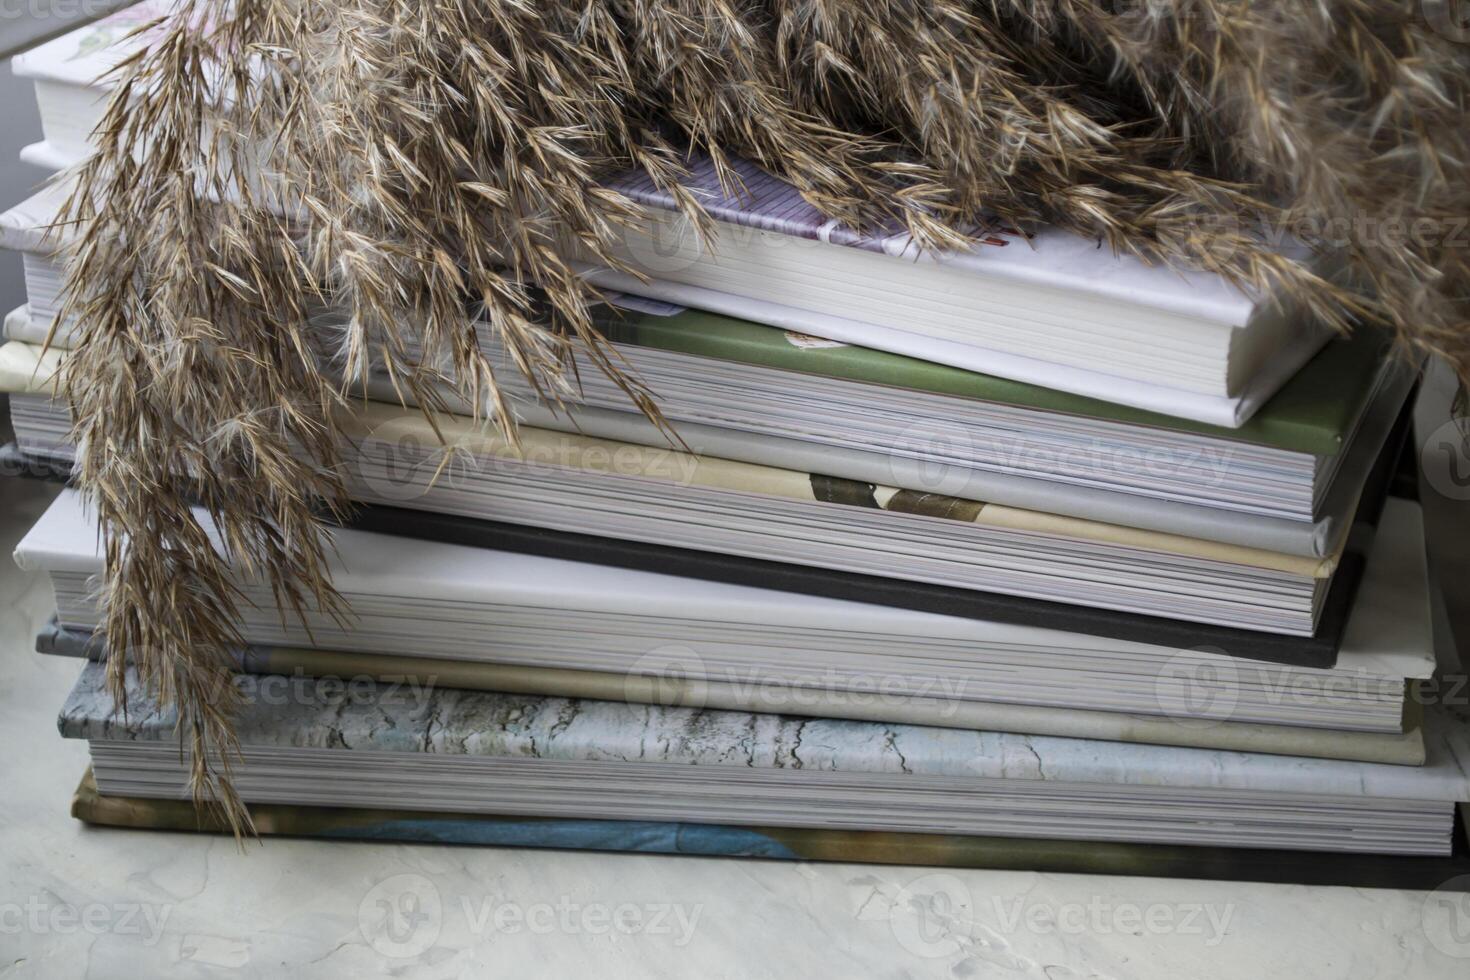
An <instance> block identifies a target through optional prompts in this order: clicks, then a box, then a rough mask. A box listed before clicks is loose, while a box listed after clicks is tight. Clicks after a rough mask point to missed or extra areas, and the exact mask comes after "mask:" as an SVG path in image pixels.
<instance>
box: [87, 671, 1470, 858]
mask: <svg viewBox="0 0 1470 980" xmlns="http://www.w3.org/2000/svg"><path fill="white" fill-rule="evenodd" d="M105 674H106V669H105V668H104V667H103V666H102V665H101V664H95V663H89V664H87V665H86V666H85V667H84V669H83V671H82V675H81V677H80V679H79V680H78V682H77V686H76V687H75V689H74V690H73V691H72V693H71V695H70V697H68V699H67V702H66V705H65V706H64V708H63V709H62V712H61V717H60V720H59V725H60V729H61V732H62V734H63V736H65V737H67V738H79V739H86V740H87V741H88V746H89V750H90V753H91V758H92V765H93V770H94V772H95V775H96V780H97V787H98V790H99V791H100V792H101V793H103V794H105V795H108V796H143V797H153V798H161V799H181V798H187V796H188V793H189V789H188V777H189V768H190V762H189V759H188V757H187V750H186V751H185V752H183V753H181V751H180V744H179V742H178V741H177V740H176V738H175V735H174V728H175V724H176V718H175V717H174V715H173V713H172V712H171V711H166V710H160V709H158V708H157V707H156V706H154V704H153V703H152V702H151V701H150V699H149V698H148V696H147V694H146V692H145V691H144V690H143V689H142V688H141V686H140V685H137V684H136V683H135V682H134V681H130V682H129V684H128V690H127V697H128V705H129V713H128V716H127V718H126V720H125V719H124V718H123V717H122V716H121V715H120V714H119V713H118V707H117V704H116V703H115V702H114V700H113V698H112V695H111V694H110V693H109V691H108V685H107V682H106V677H105ZM284 680H285V683H286V685H287V687H286V689H285V690H284V691H281V690H274V689H273V687H274V685H272V686H271V687H269V688H268V687H267V679H266V678H262V677H258V676H254V675H242V676H240V678H239V688H240V691H241V695H242V703H243V705H244V707H243V708H242V709H241V711H240V712H239V715H238V719H237V730H238V732H239V738H240V755H239V756H238V757H237V759H236V761H235V764H234V766H233V784H234V786H235V788H236V790H237V791H238V792H239V793H240V795H241V797H242V798H243V799H244V800H245V801H246V802H250V803H272V804H300V805H309V806H331V807H340V806H346V807H354V808H356V807H362V808H373V809H376V808H384V807H394V808H405V809H416V810H428V811H452V812H463V813H489V814H497V815H503V816H528V817H554V818H571V819H576V818H582V819H585V818H588V817H594V816H595V817H596V818H597V819H613V820H651V821H656V822H676V823H682V822H692V823H714V824H731V825H736V826H755V827H761V826H789V827H803V828H824V829H829V830H852V831H884V832H900V833H907V832H923V833H936V834H958V835H963V836H972V835H973V836H1002V837H1026V838H1031V837H1035V838H1063V839H1070V840H1096V841H1119V842H1134V843H1163V844H1175V845H1200V846H1228V847H1256V848H1268V849H1276V848H1280V849H1284V850H1311V851H1333V852H1344V853H1381V854H1415V855H1426V856H1441V857H1442V856H1447V855H1449V854H1451V853H1452V851H1453V847H1454V837H1453V831H1454V822H1455V809H1456V804H1457V803H1458V802H1460V801H1463V800H1465V799H1467V797H1470V778H1467V776H1466V773H1465V771H1464V770H1463V768H1462V767H1461V765H1460V764H1459V763H1458V762H1457V761H1456V760H1457V759H1463V758H1464V757H1465V753H1466V752H1467V751H1470V742H1467V740H1470V725H1467V724H1466V721H1467V718H1466V717H1464V716H1463V712H1464V709H1463V708H1460V709H1456V708H1454V707H1452V706H1435V707H1434V708H1431V709H1429V710H1427V711H1426V718H1425V738H1426V747H1427V762H1426V764H1425V765H1424V766H1423V767H1420V768H1415V767H1407V766H1391V765H1374V764H1369V763H1355V762H1338V761H1331V760H1322V759H1297V758H1285V757H1281V756H1269V755H1258V754H1247V753H1230V752H1216V751H1206V750H1200V749H1181V748H1166V747H1160V746H1147V745H1127V744H1122V743H1117V742H1091V741H1087V740H1084V739H1058V738H1044V737H1041V736H1024V735H1007V734H999V733H986V732H969V731H962V730H958V729H948V728H924V727H915V726H908V725H882V724H873V723H868V722H855V721H834V720H824V719H814V718H803V717H791V716H785V715H757V714H749V713H743V712H728V711H710V710H694V709H689V708H673V707H653V706H640V705H629V704H626V703H621V702H608V701H587V700H571V699H564V698H539V697H529V696H520V695H506V694H494V693H489V692H479V691H458V690H446V689H434V690H432V691H430V692H428V694H427V696H426V697H425V698H423V699H413V698H402V697H397V698H387V697H384V696H381V694H380V693H379V692H378V691H376V689H363V690H361V691H359V692H358V693H357V694H355V696H353V697H351V698H346V699H343V698H340V697H337V696H335V695H334V694H333V693H331V692H324V691H322V690H321V689H320V688H319V686H317V685H316V684H314V682H312V680H311V679H309V678H286V679H284ZM1457 710H1458V711H1459V714H1456V711H1457Z"/></svg>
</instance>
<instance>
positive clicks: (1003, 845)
mask: <svg viewBox="0 0 1470 980" xmlns="http://www.w3.org/2000/svg"><path fill="white" fill-rule="evenodd" d="M247 809H248V810H249V812H250V817H251V820H252V821H253V822H254V825H255V830H256V832H257V833H259V834H260V835H262V836H263V837H272V836H284V837H315V838H322V839H326V840H361V841H380V842H382V841H399V842H403V843H417V844H458V845H466V846H478V847H542V848H555V849H557V850H573V851H614V852H628V853H634V854H670V855H679V854H683V855H691V856H697V857H742V858H766V859H772V860H783V861H840V862H843V863H857V864H902V865H919V866H930V867H942V868H986V869H991V870H1010V871H1037V872H1043V873H1051V874H1099V875H1133V876H1138V877H1147V878H1192V879H1203V880H1210V881H1213V880H1224V881H1260V882H1271V883H1278V884H1299V885H1335V886H1347V887H1355V888H1411V889H1416V890H1420V891H1432V890H1435V889H1446V890H1465V889H1466V888H1467V887H1470V848H1467V846H1466V844H1465V840H1464V836H1465V835H1464V817H1463V816H1462V817H1461V818H1460V821H1461V826H1460V832H1459V833H1458V834H1456V837H1455V844H1454V850H1453V852H1452V853H1451V855H1450V856H1449V857H1441V858H1426V857H1403V856H1387V855H1376V854H1375V855H1368V854H1334V855H1331V856H1330V857H1328V856H1324V855H1322V854H1319V853H1314V852H1311V851H1296V852H1293V851H1283V850H1262V849H1259V848H1226V847H1176V846H1167V845H1162V844H1117V843H1105V842H1100V841H1068V840H1059V839H1056V838H1051V839H1044V838H1022V837H979V836H965V837H962V836H958V835H953V834H923V833H887V832H882V831H852V830H818V829H804V828H799V827H733V826H729V825H720V824H687V823H655V822H651V821H627V820H596V819H588V820H576V819H554V818H553V819H548V818H536V817H502V816H495V815H493V814H464V813H449V812H444V811H437V812H429V811H422V810H402V809H390V810H369V809H349V808H346V807H318V806H300V805H292V804H269V803H260V804H254V805H251V806H249V807H247ZM71 815H72V816H73V817H74V818H76V819H77V820H81V821H83V822H85V823H88V824H92V825H94V826H98V827H116V828H126V829H130V830H165V831H194V832H207V833H229V828H228V827H226V826H224V825H223V824H221V823H220V821H219V820H218V818H217V817H216V816H215V815H214V814H213V813H211V812H210V811H203V812H201V811H199V810H198V809H196V808H195V807H194V806H193V805H192V804H191V803H187V802H185V801H183V800H160V799H148V798H145V797H137V796H105V795H103V794H101V793H99V792H97V783H96V780H95V779H94V778H93V776H92V772H91V770H90V769H89V770H88V771H87V772H86V773H85V774H84V775H83V776H82V780H81V782H80V783H79V784H78V785H77V790H76V793H75V794H73V796H72V802H71Z"/></svg>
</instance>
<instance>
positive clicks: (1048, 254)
mask: <svg viewBox="0 0 1470 980" xmlns="http://www.w3.org/2000/svg"><path fill="white" fill-rule="evenodd" d="M685 165H686V168H687V170H688V177H687V178H686V179H684V180H683V181H682V183H683V185H684V187H685V189H686V190H687V192H688V193H690V194H691V195H693V196H694V197H695V198H696V199H697V200H699V201H700V203H701V204H702V205H703V206H704V208H705V210H706V211H707V212H708V213H709V215H710V216H711V217H713V218H714V219H715V221H714V224H715V229H716V230H715V231H714V233H713V235H712V241H711V242H710V243H709V245H708V247H706V246H705V244H704V243H703V242H701V240H700V236H699V235H698V234H697V233H696V231H695V229H694V227H693V225H692V224H691V223H690V222H688V221H687V220H686V219H685V218H684V217H683V216H682V215H681V214H679V213H678V212H677V208H676V205H675V201H674V198H673V195H671V194H670V193H668V192H667V191H666V190H664V189H662V188H659V187H657V186H655V184H654V183H653V181H652V180H651V179H650V178H648V177H647V175H645V174H642V173H641V172H635V173H631V174H627V175H624V176H622V177H619V178H616V179H613V180H611V181H609V182H608V184H607V186H608V187H609V188H611V189H613V190H616V191H618V192H620V193H622V194H623V195H625V196H626V197H628V198H629V199H631V200H633V201H635V202H637V203H638V204H641V205H645V206H646V207H648V208H649V209H651V211H652V214H653V216H652V218H651V219H650V221H649V222H648V223H647V225H646V226H638V227H631V228H629V229H628V230H627V231H626V232H625V233H624V236H623V239H622V240H621V242H619V243H618V244H617V245H616V246H615V247H614V248H613V249H612V253H611V254H612V257H613V258H614V259H616V260H617V261H618V262H620V263H622V264H624V266H625V267H626V270H624V269H610V268H606V267H599V266H598V265H596V264H595V262H588V263H584V267H583V271H584V272H585V274H586V275H587V276H588V277H589V278H590V279H591V280H592V281H593V282H594V283H597V284H598V285H603V286H607V287H609V288H612V289H617V290H621V291H624V292H628V293H632V294H634V295H640V296H649V297H653V298H655V299H659V300H664V301H667V302H672V303H677V304H679V305H683V306H692V307H696V308H699V309H706V310H711V311H713V312H716V313H723V314H726V315H729V316H735V317H740V318H742V319H747V320H756V321H759V322H762V323H766V324H770V325H772V326H776V327H781V328H783V329H789V330H797V331H800V332H802V333H807V334H812V335H814V336H817V337H824V338H827V339H830V340H837V341H841V342H844V343H849V344H856V345H858V346H861V347H869V348H874V349H876V350H886V351H891V352H894V353H898V354H904V355H907V356H910V357H915V358H918V359H920V360H925V361H933V362H936V363H939V364H948V365H951V366H954V367H959V368H964V369H966V370H971V371H980V372H983V373H985V374H990V375H996V376H999V377H1004V378H1011V379H1014V380H1017V381H1024V382H1029V383H1031V384H1037V385H1040V386H1042V387H1046V388H1054V389H1058V390H1060V391H1065V392H1071V393H1073V394H1077V395H1084V396H1087V397H1091V398H1097V399H1101V400H1103V401H1109V402H1117V403H1119V404H1123V405H1128V406H1131V407H1134V408H1141V409H1145V410H1148V411H1152V412H1157V413H1160V414H1164V415H1172V416H1178V417H1181V418H1188V419H1194V420H1196V421H1202V422H1209V423H1212V424H1215V425H1224V426H1230V427H1234V426H1239V425H1241V424H1242V423H1243V422H1245V421H1247V420H1248V419H1249V418H1250V417H1251V416H1252V415H1253V414H1255V412H1256V410H1257V409H1259V408H1260V407H1261V405H1263V404H1264V403H1265V402H1266V401H1267V400H1268V399H1269V398H1270V397H1271V395H1273V394H1275V392H1276V390H1277V389H1278V388H1280V387H1281V385H1282V384H1283V383H1285V382H1286V380H1287V379H1288V378H1290V377H1291V376H1292V375H1293V374H1294V373H1295V372H1296V371H1297V370H1298V369H1299V368H1300V367H1301V366H1302V365H1303V364H1305V363H1306V362H1307V361H1308V360H1309V359H1310V358H1311V357H1312V355H1313V354H1315V353H1316V352H1317V351H1318V350H1319V349H1320V348H1321V347H1322V345H1323V344H1324V343H1325V342H1326V341H1327V339H1328V338H1327V332H1326V330H1325V329H1324V328H1322V327H1321V326H1319V325H1315V324H1314V323H1312V322H1311V321H1310V320H1307V319H1305V318H1303V317H1302V316H1301V315H1300V314H1298V313H1297V312H1296V311H1293V310H1292V309H1290V308H1289V306H1288V304H1286V303H1285V302H1284V301H1278V299H1277V298H1275V297H1270V296H1258V295H1251V294H1249V293H1248V292H1247V291H1245V290H1242V289H1240V288H1237V287H1236V286H1234V285H1232V284H1230V283H1229V282H1228V281H1226V280H1225V279H1223V278H1222V277H1219V276H1216V275H1213V274H1207V273H1202V272H1185V271H1180V270H1174V269H1169V268H1164V267H1160V266H1150V265H1148V264H1146V263H1145V262H1143V261H1142V260H1139V259H1137V258H1135V257H1131V256H1120V255H1115V254H1113V253H1112V252H1111V251H1109V250H1108V249H1107V248H1105V247H1104V246H1103V245H1102V243H1100V242H1098V241H1095V240H1091V239H1087V238H1084V237H1082V236H1079V235H1076V234H1073V233H1070V232H1065V231H1062V230H1060V229H1054V228H1052V229H1042V230H1040V231H1038V232H1037V233H1036V234H1034V235H1033V236H1031V237H1030V238H1029V239H1028V238H1026V237H1023V236H1021V235H1020V234H1018V233H1016V232H1014V231H1012V230H1009V229H1005V228H999V227H997V228H990V229H982V230H980V232H979V234H978V235H977V237H976V244H975V246H974V247H973V248H972V249H970V250H968V251H964V252H955V253H935V252H932V251H920V250H919V249H917V248H916V247H915V245H914V243H913V242H912V240H911V239H909V238H908V236H907V235H906V234H904V233H901V232H898V231H894V232H892V233H887V234H881V233H879V234H865V233H859V232H855V231H853V230H851V229H847V228H844V227H842V226H840V225H838V224H837V223H835V222H832V221H829V220H828V219H827V218H825V217H824V216H823V215H822V214H821V213H820V212H818V211H817V210H816V208H814V207H812V206H811V205H810V204H808V203H807V202H806V201H804V200H803V199H802V198H801V196H800V194H799V193H798V192H797V191H796V190H795V189H794V188H792V187H790V186H789V185H787V184H785V183H783V182H782V181H780V180H778V179H776V178H774V177H772V176H770V175H768V174H766V173H764V172H762V171H761V170H759V169H758V168H757V167H755V166H753V165H752V164H750V163H749V162H747V161H740V160H736V161H734V162H733V163H732V165H731V170H732V171H733V174H734V179H733V181H731V182H729V183H731V184H735V185H737V186H723V187H722V183H721V179H720V176H719V174H718V173H717V172H716V169H715V167H714V165H713V164H712V163H711V161H710V160H709V159H708V158H706V157H703V156H694V157H691V158H690V159H688V160H686V161H685ZM568 246H569V247H572V248H575V247H576V246H575V243H568ZM574 254H575V253H574ZM589 259H590V256H589Z"/></svg>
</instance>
